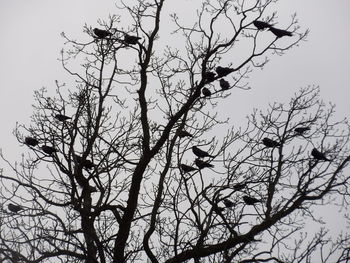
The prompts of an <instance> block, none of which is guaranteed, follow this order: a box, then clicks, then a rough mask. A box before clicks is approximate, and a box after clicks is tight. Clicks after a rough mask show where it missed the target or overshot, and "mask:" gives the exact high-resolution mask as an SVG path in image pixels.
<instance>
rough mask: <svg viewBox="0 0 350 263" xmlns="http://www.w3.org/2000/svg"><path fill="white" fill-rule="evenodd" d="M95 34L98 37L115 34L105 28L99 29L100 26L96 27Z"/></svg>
mask: <svg viewBox="0 0 350 263" xmlns="http://www.w3.org/2000/svg"><path fill="white" fill-rule="evenodd" d="M93 31H94V34H95V35H96V36H97V37H98V38H106V37H108V36H111V35H113V34H112V33H111V32H109V31H107V30H103V29H99V28H94V30H93Z"/></svg>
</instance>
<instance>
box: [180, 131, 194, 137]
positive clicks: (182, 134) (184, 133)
mask: <svg viewBox="0 0 350 263" xmlns="http://www.w3.org/2000/svg"><path fill="white" fill-rule="evenodd" d="M178 135H179V137H180V138H184V137H193V135H192V134H191V133H189V132H188V131H185V130H181V131H179V133H178Z"/></svg>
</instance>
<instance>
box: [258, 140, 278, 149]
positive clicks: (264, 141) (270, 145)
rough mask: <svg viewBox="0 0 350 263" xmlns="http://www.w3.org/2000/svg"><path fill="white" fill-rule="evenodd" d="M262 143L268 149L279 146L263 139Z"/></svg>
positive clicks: (272, 141) (274, 142)
mask: <svg viewBox="0 0 350 263" xmlns="http://www.w3.org/2000/svg"><path fill="white" fill-rule="evenodd" d="M262 142H263V144H264V145H265V146H266V147H269V148H274V147H278V146H280V145H281V144H280V143H279V142H276V141H274V140H271V139H269V138H264V139H263V140H262Z"/></svg>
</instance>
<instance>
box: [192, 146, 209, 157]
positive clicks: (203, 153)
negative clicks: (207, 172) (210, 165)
mask: <svg viewBox="0 0 350 263" xmlns="http://www.w3.org/2000/svg"><path fill="white" fill-rule="evenodd" d="M192 152H193V153H194V154H195V155H196V156H197V157H199V158H203V157H211V158H214V156H212V155H210V154H209V153H207V152H206V151H203V150H201V149H199V148H198V147H197V146H192Z"/></svg>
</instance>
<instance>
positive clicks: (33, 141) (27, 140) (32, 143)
mask: <svg viewBox="0 0 350 263" xmlns="http://www.w3.org/2000/svg"><path fill="white" fill-rule="evenodd" d="M24 143H25V144H27V145H28V146H37V145H38V144H39V141H38V140H37V139H35V138H33V137H26V138H25V139H24Z"/></svg>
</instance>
